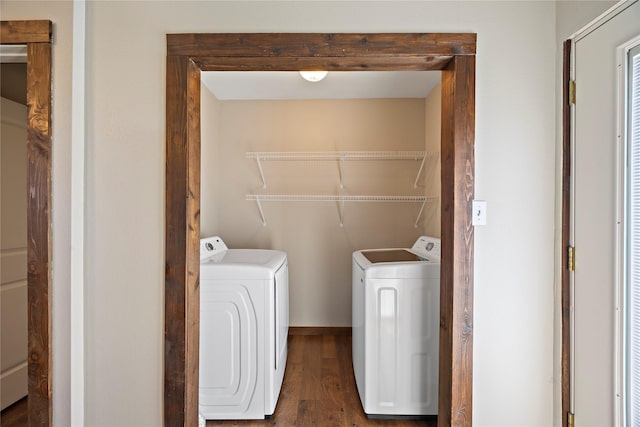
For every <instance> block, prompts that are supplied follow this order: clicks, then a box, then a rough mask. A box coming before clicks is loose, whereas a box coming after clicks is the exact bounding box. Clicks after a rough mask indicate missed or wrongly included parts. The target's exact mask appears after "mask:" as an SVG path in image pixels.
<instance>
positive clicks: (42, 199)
mask: <svg viewBox="0 0 640 427" xmlns="http://www.w3.org/2000/svg"><path fill="white" fill-rule="evenodd" d="M52 28H53V24H52V22H51V21H43V20H40V21H2V22H0V44H26V45H27V123H28V129H27V186H28V189H29V191H28V198H27V241H28V244H27V260H28V267H27V300H28V314H27V316H28V336H29V338H28V353H27V362H28V372H29V374H28V376H29V379H28V396H29V398H28V411H29V425H30V426H32V427H35V426H51V425H52V413H53V403H52V393H51V389H52V384H51V381H52V372H51V367H52V349H51V297H50V295H51V273H52V269H51V267H52V266H51V248H52V231H51V152H52V148H53V147H52V141H51V107H52V104H51V90H52V88H51V83H52V79H51V38H52Z"/></svg>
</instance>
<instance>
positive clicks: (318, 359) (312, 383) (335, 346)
mask: <svg viewBox="0 0 640 427" xmlns="http://www.w3.org/2000/svg"><path fill="white" fill-rule="evenodd" d="M0 424H1V427H22V426H26V425H27V399H26V398H24V399H22V400H20V401H18V402H16V403H15V404H13V405H11V406H10V407H8V408H7V409H5V410H4V411H2V414H1V415H0ZM436 425H437V422H436V421H435V420H428V421H415V420H369V419H367V417H366V416H365V415H364V412H363V411H362V406H361V405H360V398H359V397H358V391H357V390H356V383H355V379H354V377H353V368H352V366H351V336H350V335H344V334H342V335H291V336H289V355H288V358H287V369H286V371H285V376H284V384H283V385H282V391H281V392H280V399H279V400H278V406H277V407H276V412H275V414H273V417H271V419H269V420H258V421H208V422H207V427H213V426H223V427H230V426H236V427H267V426H280V427H307V426H318V427H334V426H336V427H337V426H342V427H347V426H351V427H355V426H358V427H361V426H385V427H435V426H436Z"/></svg>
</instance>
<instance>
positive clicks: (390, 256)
mask: <svg viewBox="0 0 640 427" xmlns="http://www.w3.org/2000/svg"><path fill="white" fill-rule="evenodd" d="M362 255H363V256H364V257H365V258H367V259H368V260H369V262H371V263H372V264H376V263H379V262H411V261H423V259H422V258H420V257H419V256H418V255H416V254H414V253H413V252H409V251H408V250H406V249H378V250H369V251H362Z"/></svg>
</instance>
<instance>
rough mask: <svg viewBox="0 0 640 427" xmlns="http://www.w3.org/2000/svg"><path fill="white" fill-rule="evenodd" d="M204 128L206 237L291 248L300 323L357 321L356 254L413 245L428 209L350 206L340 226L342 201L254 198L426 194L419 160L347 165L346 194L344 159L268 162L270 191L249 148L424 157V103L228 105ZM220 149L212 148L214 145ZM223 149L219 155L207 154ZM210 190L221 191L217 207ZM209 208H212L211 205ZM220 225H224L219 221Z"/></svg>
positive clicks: (294, 306)
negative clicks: (263, 197) (212, 126)
mask: <svg viewBox="0 0 640 427" xmlns="http://www.w3.org/2000/svg"><path fill="white" fill-rule="evenodd" d="M217 113H218V117H215V116H216V114H215V113H214V112H207V111H206V110H205V113H204V114H203V118H202V120H203V122H207V121H209V120H213V121H214V122H217V123H218V125H219V129H218V133H217V134H216V135H214V136H213V138H211V137H210V136H209V135H208V133H209V132H207V135H205V132H204V129H203V147H206V150H207V152H205V153H204V154H203V156H202V165H203V176H205V174H209V173H210V172H209V171H207V165H208V164H209V161H213V162H215V168H216V170H215V175H214V177H213V182H211V181H209V180H208V179H203V182H202V198H203V207H202V210H201V222H202V228H203V236H204V235H209V234H205V232H204V230H210V232H209V231H207V233H211V234H219V235H220V236H222V237H223V239H224V240H225V241H226V242H227V244H228V245H229V246H230V247H234V248H253V247H258V248H269V249H279V250H283V251H285V252H287V255H288V259H289V274H290V276H289V278H290V308H289V313H290V316H291V325H292V326H350V325H351V254H352V252H353V251H354V250H357V249H363V248H375V247H407V246H411V245H412V244H413V242H414V241H415V240H416V238H417V237H418V236H420V235H421V234H422V232H423V228H422V222H421V221H420V223H419V227H418V228H416V227H415V222H416V220H417V214H418V212H419V210H420V203H404V202H401V203H397V202H396V203H382V202H379V203H378V202H375V203H373V202H356V203H353V202H352V203H349V202H347V203H346V205H345V208H344V226H343V227H341V226H340V216H339V209H338V204H337V202H262V207H263V210H264V214H265V217H266V221H267V225H266V226H263V224H262V220H261V218H260V214H259V210H258V208H257V205H256V202H254V201H247V200H245V196H246V195H247V194H280V195H282V194H284V195H287V194H288V195H291V194H294V195H316V194H320V195H338V194H341V195H394V196H395V195H399V196H405V195H410V196H414V195H418V196H419V195H424V188H423V187H422V186H419V187H418V188H417V189H414V182H415V179H416V174H417V171H418V168H419V165H420V161H419V160H418V161H417V160H358V161H356V160H351V161H349V160H347V161H345V165H344V188H343V189H341V188H340V175H339V167H338V162H337V161H262V167H263V170H264V173H265V178H266V181H267V188H266V189H263V188H262V180H261V178H260V175H259V172H258V167H257V164H256V161H255V160H252V159H247V158H246V157H245V153H246V152H248V151H390V150H391V151H393V150H398V151H422V150H424V129H425V127H424V123H425V109H424V100H423V99H389V100H384V99H382V100H304V101H223V102H218V110H217ZM212 145H213V146H215V147H216V148H212V147H211V146H212ZM214 149H217V151H218V152H217V155H218V159H215V157H209V156H208V153H209V152H210V151H213V150H214ZM212 194H217V195H218V196H217V198H216V199H215V202H212V197H211V195H212ZM207 207H209V209H207ZM216 220H217V222H218V227H217V228H216V226H215V222H216Z"/></svg>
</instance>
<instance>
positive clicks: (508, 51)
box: [2, 1, 589, 426]
mask: <svg viewBox="0 0 640 427" xmlns="http://www.w3.org/2000/svg"><path fill="white" fill-rule="evenodd" d="M587 3H589V2H587ZM69 8H70V3H53V2H46V3H44V4H34V3H31V2H16V3H11V2H6V1H3V2H2V14H3V19H20V18H21V19H33V18H37V17H46V18H50V19H53V20H54V21H55V22H56V23H57V24H58V28H59V31H58V36H57V41H56V46H55V47H54V55H55V56H54V79H55V80H54V87H55V93H54V96H55V101H54V102H55V105H54V138H57V139H58V141H60V142H59V144H60V147H59V148H57V149H54V197H55V203H54V233H57V235H58V238H57V240H55V242H56V243H55V248H54V257H55V258H54V263H55V267H56V268H55V275H56V276H55V277H54V285H55V284H56V283H60V285H58V287H57V288H56V290H55V291H54V316H64V313H66V312H67V310H65V309H66V308H67V306H66V305H64V304H62V305H61V304H60V296H61V295H60V294H59V292H62V293H63V295H64V292H66V291H65V287H64V286H65V285H64V280H63V279H60V278H61V277H62V278H64V275H65V274H66V273H65V269H66V268H67V267H66V266H65V264H64V263H62V264H60V263H61V262H62V260H63V259H65V255H64V254H65V253H67V249H68V248H66V247H65V245H64V242H65V238H66V237H65V236H66V234H65V231H66V229H67V228H68V224H65V223H64V218H65V209H67V208H66V206H67V205H68V203H67V202H68V199H67V198H66V197H67V196H66V188H67V186H68V184H67V183H66V182H65V178H66V177H68V172H66V171H65V169H64V166H65V165H67V164H68V158H67V157H66V156H67V151H68V150H67V148H66V146H65V142H64V141H65V140H67V139H65V138H63V137H61V136H64V133H65V132H68V125H67V122H68V114H66V113H68V95H67V94H68V92H69V89H68V88H69V84H70V76H69V72H68V71H69V70H70V59H69V52H67V49H68V50H69V51H70V49H71V46H70V45H71V44H70V35H69V34H68V33H66V32H65V31H68V30H69V29H70V28H71V25H70V11H69ZM558 10H560V9H558ZM87 19H88V22H87V48H88V55H87V79H88V80H87V83H88V93H87V95H88V102H87V126H88V133H89V135H88V136H89V138H88V146H87V161H88V164H87V175H88V176H87V179H88V185H89V188H88V199H87V211H88V218H87V236H86V237H87V252H86V256H87V275H88V280H87V290H86V291H87V292H86V305H87V307H86V308H87V310H86V312H87V319H86V339H87V389H86V393H87V394H86V399H87V414H86V415H87V420H86V421H87V423H86V424H87V425H95V426H99V425H105V426H106V425H119V426H143V425H149V426H157V425H160V424H161V423H162V421H161V420H162V372H163V356H162V355H163V346H162V344H163V271H164V267H163V255H164V250H163V245H164V237H163V235H164V215H163V212H164V100H165V95H164V94H165V86H164V84H165V80H164V79H165V77H164V76H165V40H166V39H165V34H166V33H168V32H260V31H267V32H268V31H286V32H394V31H398V32H438V31H440V32H477V33H478V56H477V79H476V87H477V90H476V96H477V100H476V198H479V199H484V200H487V202H488V207H489V209H488V212H489V217H488V225H487V226H484V227H482V228H478V229H476V234H475V275H474V279H475V307H474V326H475V327H474V389H473V392H474V407H473V416H474V424H475V425H478V426H483V425H484V426H507V425H520V426H524V425H530V426H540V425H550V424H551V423H552V421H553V390H554V387H553V384H554V376H553V375H554V371H553V330H554V325H553V307H554V292H553V285H554V218H555V217H554V212H555V210H554V209H555V200H554V191H555V181H554V180H555V168H554V166H555V163H554V159H555V156H556V151H555V146H556V145H555V136H556V135H555V126H556V122H555V117H556V114H555V110H556V108H555V105H557V104H554V102H555V99H556V98H555V97H556V91H557V88H556V79H555V76H556V75H557V71H556V62H555V61H556V51H557V49H558V48H559V46H558V43H557V39H556V24H557V22H556V5H555V3H553V2H538V1H532V2H525V1H517V2H483V1H473V2H456V1H448V2H435V1H433V2H426V1H425V2H396V1H389V2H357V1H356V2H310V1H300V2H270V1H269V2H268V1H264V2H260V1H257V2H246V1H240V2H222V1H216V2H213V1H211V2H188V1H176V2H153V3H149V2H143V1H140V2H133V1H130V2H106V1H102V2H90V3H89V4H88V17H87ZM54 140H55V139H54ZM63 299H64V298H63ZM54 328H55V334H54V340H55V339H58V338H56V337H60V336H65V334H66V332H65V331H66V330H67V325H65V323H64V322H61V321H56V322H54ZM56 342H57V341H55V342H54V345H55V344H56ZM60 351H61V353H56V355H55V356H54V368H55V369H54V371H55V372H54V374H59V375H56V376H55V378H56V379H55V380H54V396H62V398H64V397H65V393H68V391H64V390H62V391H61V393H60V394H55V393H56V392H60V390H58V389H57V388H59V387H61V386H62V387H64V384H65V378H64V377H65V374H64V373H65V369H66V368H65V367H64V366H62V367H61V366H59V365H60V360H68V358H66V359H65V353H64V351H65V350H64V349H63V348H60ZM556 384H557V381H556ZM60 399H61V398H60V397H54V401H56V402H58V403H56V405H58V406H57V408H62V409H60V410H56V412H54V417H56V416H59V415H55V414H56V413H57V414H59V413H63V412H64V410H63V409H64V403H60ZM56 425H68V423H65V422H64V421H61V422H59V423H57V424H56Z"/></svg>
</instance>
